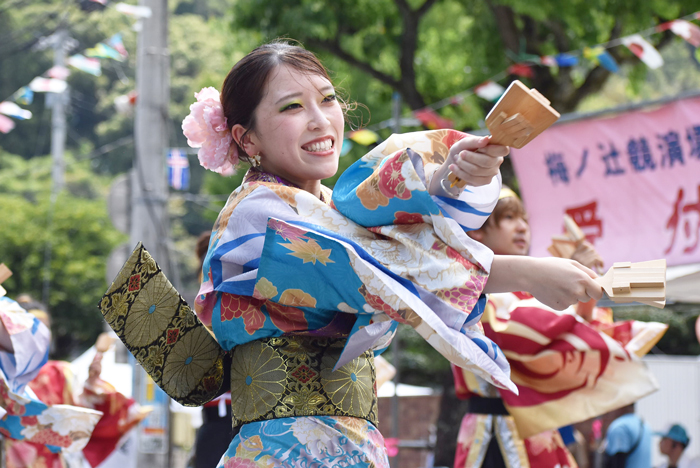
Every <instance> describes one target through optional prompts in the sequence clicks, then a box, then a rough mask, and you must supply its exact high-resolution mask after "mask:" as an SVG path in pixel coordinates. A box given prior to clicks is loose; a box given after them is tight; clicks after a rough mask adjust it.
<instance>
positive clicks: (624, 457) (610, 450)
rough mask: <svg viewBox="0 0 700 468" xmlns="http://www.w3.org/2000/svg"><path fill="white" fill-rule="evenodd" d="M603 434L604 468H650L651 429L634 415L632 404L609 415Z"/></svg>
mask: <svg viewBox="0 0 700 468" xmlns="http://www.w3.org/2000/svg"><path fill="white" fill-rule="evenodd" d="M611 415H612V416H613V417H615V416H617V418H616V419H615V420H614V421H613V422H612V423H611V424H610V426H608V431H607V432H606V434H605V441H606V447H605V454H606V455H607V463H606V468H651V435H652V432H651V427H650V426H649V424H647V423H646V422H644V420H643V419H642V418H641V417H639V416H638V415H636V414H635V413H634V404H632V405H628V406H625V407H623V408H620V409H619V410H617V411H615V412H613V413H612V414H611Z"/></svg>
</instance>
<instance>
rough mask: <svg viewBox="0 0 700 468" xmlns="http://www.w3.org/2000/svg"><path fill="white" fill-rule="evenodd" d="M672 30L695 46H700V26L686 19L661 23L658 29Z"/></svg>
mask: <svg viewBox="0 0 700 468" xmlns="http://www.w3.org/2000/svg"><path fill="white" fill-rule="evenodd" d="M669 29H670V30H671V31H672V32H673V34H675V35H676V36H680V37H682V38H683V39H685V40H686V41H688V43H689V44H691V45H692V46H693V47H700V27H698V26H697V25H696V24H693V23H691V22H690V21H686V20H680V19H679V20H673V21H669V22H667V23H663V24H660V25H659V27H658V28H657V30H658V31H667V30H669Z"/></svg>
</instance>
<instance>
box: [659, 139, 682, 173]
mask: <svg viewBox="0 0 700 468" xmlns="http://www.w3.org/2000/svg"><path fill="white" fill-rule="evenodd" d="M658 138H659V139H660V140H662V143H659V149H660V150H661V152H662V154H663V156H662V157H661V166H664V167H665V166H666V161H668V167H673V164H674V162H676V161H677V162H680V163H681V164H685V162H684V161H683V148H681V137H680V136H679V135H678V132H668V133H666V134H665V135H658Z"/></svg>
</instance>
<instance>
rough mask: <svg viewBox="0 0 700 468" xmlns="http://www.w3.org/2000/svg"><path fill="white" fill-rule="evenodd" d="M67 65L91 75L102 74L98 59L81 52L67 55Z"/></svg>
mask: <svg viewBox="0 0 700 468" xmlns="http://www.w3.org/2000/svg"><path fill="white" fill-rule="evenodd" d="M68 65H70V66H71V67H73V68H77V69H78V70H80V71H84V72H85V73H89V74H91V75H95V76H100V75H101V74H102V67H101V66H100V61H99V60H98V59H96V58H88V57H86V56H84V55H81V54H75V55H73V56H71V57H68Z"/></svg>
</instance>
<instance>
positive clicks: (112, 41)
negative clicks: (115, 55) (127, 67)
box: [107, 33, 129, 58]
mask: <svg viewBox="0 0 700 468" xmlns="http://www.w3.org/2000/svg"><path fill="white" fill-rule="evenodd" d="M107 45H108V46H110V47H111V48H112V49H114V50H116V51H117V52H119V55H121V56H122V57H123V58H127V57H128V56H129V52H127V50H126V47H124V42H123V41H122V35H121V33H117V34H115V35H114V36H112V37H110V38H109V40H108V41H107Z"/></svg>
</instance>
